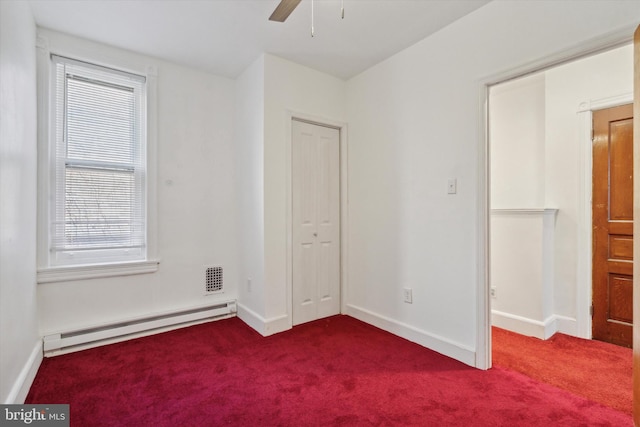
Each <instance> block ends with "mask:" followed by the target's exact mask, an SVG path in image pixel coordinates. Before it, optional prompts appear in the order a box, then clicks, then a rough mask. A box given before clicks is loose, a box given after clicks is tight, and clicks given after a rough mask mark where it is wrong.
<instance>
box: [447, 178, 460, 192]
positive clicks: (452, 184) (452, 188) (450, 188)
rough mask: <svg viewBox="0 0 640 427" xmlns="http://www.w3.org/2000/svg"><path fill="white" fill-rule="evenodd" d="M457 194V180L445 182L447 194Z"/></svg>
mask: <svg viewBox="0 0 640 427" xmlns="http://www.w3.org/2000/svg"><path fill="white" fill-rule="evenodd" d="M457 192H458V180H457V179H455V178H451V179H450V180H449V181H448V182H447V194H456V193H457Z"/></svg>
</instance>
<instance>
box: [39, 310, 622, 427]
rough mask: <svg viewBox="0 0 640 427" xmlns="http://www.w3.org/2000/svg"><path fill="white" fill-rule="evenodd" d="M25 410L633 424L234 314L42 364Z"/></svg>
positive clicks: (135, 417)
mask: <svg viewBox="0 0 640 427" xmlns="http://www.w3.org/2000/svg"><path fill="white" fill-rule="evenodd" d="M27 403H69V404H70V405H71V425H73V426H172V427H173V426H220V425H233V426H579V425H584V426H587V425H588V426H617V427H620V426H631V425H632V421H631V417H629V416H628V415H627V414H624V413H622V412H619V411H616V410H614V409H611V408H607V407H605V406H603V405H600V404H598V403H596V402H593V401H590V400H588V399H585V398H582V397H579V396H576V395H574V394H571V393H569V392H566V391H563V390H560V389H558V388H555V387H552V386H549V385H546V384H543V383H540V382H538V381H535V380H533V379H531V378H528V377H526V376H525V375H522V374H520V373H517V372H513V371H509V370H506V369H504V368H500V367H497V368H494V369H491V370H490V371H479V370H476V369H473V368H470V367H468V366H465V365H463V364H461V363H459V362H456V361H454V360H452V359H449V358H447V357H444V356H442V355H439V354H437V353H434V352H432V351H430V350H427V349H424V348H423V347H420V346H418V345H416V344H412V343H410V342H408V341H406V340H403V339H401V338H398V337H395V336H393V335H391V334H388V333H386V332H383V331H381V330H379V329H376V328H374V327H372V326H369V325H366V324H364V323H362V322H359V321H357V320H355V319H353V318H350V317H346V316H336V317H331V318H329V319H324V320H320V321H316V322H312V323H309V324H305V325H302V326H299V327H296V328H294V329H293V330H291V331H288V332H284V333H282V334H278V335H275V336H271V337H267V338H263V337H261V336H259V335H258V334H257V333H255V332H254V331H253V330H251V329H250V328H249V327H248V326H246V325H245V324H243V323H242V321H240V320H239V319H237V318H232V319H228V320H223V321H219V322H213V323H208V324H204V325H199V326H193V327H190V328H185V329H181V330H176V331H172V332H167V333H164V334H161V335H156V336H152V337H147V338H141V339H136V340H132V341H128V342H124V343H119V344H113V345H109V346H105V347H101V348H96V349H91V350H85V351H82V352H78V353H74V354H68V355H64V356H58V357H55V358H50V359H45V360H44V362H43V364H42V366H41V368H40V371H39V372H38V375H37V377H36V379H35V382H34V385H33V387H32V389H31V391H30V393H29V396H28V398H27Z"/></svg>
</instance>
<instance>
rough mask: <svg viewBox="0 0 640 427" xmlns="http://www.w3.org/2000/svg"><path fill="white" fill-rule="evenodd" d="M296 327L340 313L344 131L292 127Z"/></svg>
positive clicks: (298, 123)
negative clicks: (342, 138) (342, 146)
mask: <svg viewBox="0 0 640 427" xmlns="http://www.w3.org/2000/svg"><path fill="white" fill-rule="evenodd" d="M291 143H292V148H291V154H292V155H291V158H292V162H293V164H292V209H293V212H292V224H293V230H292V241H293V250H292V257H293V259H292V301H293V313H292V316H293V324H294V325H298V324H300V323H305V322H309V321H312V320H316V319H320V318H323V317H327V316H332V315H335V314H339V313H340V131H339V130H338V129H334V128H329V127H324V126H319V125H315V124H311V123H306V122H301V121H297V120H294V121H293V122H292V140H291Z"/></svg>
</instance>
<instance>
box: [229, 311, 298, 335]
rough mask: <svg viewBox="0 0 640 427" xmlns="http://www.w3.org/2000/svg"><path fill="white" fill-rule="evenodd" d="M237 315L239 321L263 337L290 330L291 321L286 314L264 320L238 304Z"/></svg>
mask: <svg viewBox="0 0 640 427" xmlns="http://www.w3.org/2000/svg"><path fill="white" fill-rule="evenodd" d="M237 315H238V318H240V320H242V321H243V322H244V323H246V324H247V325H249V326H250V327H251V328H253V329H255V330H256V332H258V333H259V334H260V335H262V336H263V337H268V336H269V335H273V334H277V333H279V332H284V331H287V330H289V329H291V320H290V318H289V315H287V314H283V315H281V316H277V317H272V318H270V319H265V318H264V317H262V316H260V315H259V314H258V313H256V312H255V311H253V310H251V309H250V308H248V307H247V306H245V305H243V304H240V303H238V313H237Z"/></svg>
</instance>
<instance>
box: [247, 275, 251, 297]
mask: <svg viewBox="0 0 640 427" xmlns="http://www.w3.org/2000/svg"><path fill="white" fill-rule="evenodd" d="M247 292H248V293H251V277H249V278H247Z"/></svg>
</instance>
